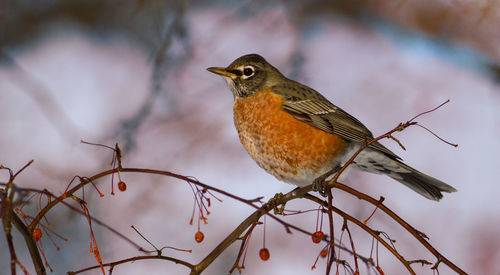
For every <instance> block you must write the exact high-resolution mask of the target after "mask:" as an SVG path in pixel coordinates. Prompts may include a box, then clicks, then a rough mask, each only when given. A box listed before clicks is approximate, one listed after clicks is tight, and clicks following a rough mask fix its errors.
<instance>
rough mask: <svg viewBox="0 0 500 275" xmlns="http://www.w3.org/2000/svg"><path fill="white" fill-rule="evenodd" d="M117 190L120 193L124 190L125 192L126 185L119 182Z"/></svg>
mask: <svg viewBox="0 0 500 275" xmlns="http://www.w3.org/2000/svg"><path fill="white" fill-rule="evenodd" d="M118 189H120V191H122V192H125V190H127V185H126V184H125V182H123V181H120V182H119V183H118Z"/></svg>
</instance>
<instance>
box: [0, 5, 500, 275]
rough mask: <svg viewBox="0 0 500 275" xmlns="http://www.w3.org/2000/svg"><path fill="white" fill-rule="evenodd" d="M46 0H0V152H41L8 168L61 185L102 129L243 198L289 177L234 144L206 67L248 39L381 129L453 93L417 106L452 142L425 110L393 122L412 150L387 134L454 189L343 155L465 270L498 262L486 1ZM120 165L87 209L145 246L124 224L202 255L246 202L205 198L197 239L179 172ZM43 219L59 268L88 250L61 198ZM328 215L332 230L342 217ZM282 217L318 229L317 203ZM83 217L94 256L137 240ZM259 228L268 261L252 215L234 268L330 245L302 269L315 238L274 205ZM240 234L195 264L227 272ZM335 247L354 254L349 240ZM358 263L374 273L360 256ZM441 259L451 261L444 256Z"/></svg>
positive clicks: (276, 270)
mask: <svg viewBox="0 0 500 275" xmlns="http://www.w3.org/2000/svg"><path fill="white" fill-rule="evenodd" d="M28 2H29V1H28ZM42 2H43V1H41V2H40V3H38V4H33V3H31V5H28V4H26V3H25V4H21V3H14V2H12V3H5V4H1V5H0V11H1V12H0V14H1V19H0V25H1V27H2V28H1V30H2V31H1V32H2V36H3V37H4V39H3V42H0V43H1V44H0V47H1V48H0V49H1V50H2V56H1V57H2V59H1V60H2V61H3V62H2V63H0V163H1V164H2V165H4V166H7V167H10V168H12V169H14V170H18V169H20V168H21V167H22V166H23V165H24V164H25V163H27V162H28V161H29V160H31V159H34V160H35V162H34V164H33V165H32V166H31V167H29V169H27V170H26V171H25V172H23V173H22V174H21V175H20V176H19V177H18V178H17V181H16V183H17V185H18V186H22V187H33V188H40V189H41V188H47V189H49V190H51V191H52V192H54V193H56V194H60V193H61V192H63V191H64V189H65V188H66V186H67V184H68V182H69V180H70V179H71V178H72V177H73V176H74V175H80V176H91V175H93V174H96V173H97V172H99V171H102V170H105V169H108V168H109V166H108V162H109V161H110V158H111V154H110V152H109V151H107V150H105V149H102V148H97V147H92V146H88V145H83V144H80V143H79V140H80V139H84V140H86V141H91V142H98V143H103V144H107V145H111V146H112V145H114V143H115V142H118V143H119V144H120V146H121V147H122V148H123V149H124V150H125V152H124V159H123V164H124V166H125V167H141V168H153V169H161V170H167V171H172V172H175V173H179V174H182V175H186V176H193V177H196V178H197V179H199V180H200V181H202V182H204V183H206V184H209V185H212V186H214V187H217V188H220V189H224V190H226V191H228V192H230V193H233V194H235V195H238V196H241V197H244V198H248V199H251V198H255V197H259V196H264V197H265V199H266V200H267V199H269V198H271V197H272V196H274V194H275V193H277V192H288V191H290V190H291V189H293V186H291V185H287V184H284V183H281V182H279V181H277V180H276V179H275V178H273V177H272V176H270V175H268V174H266V173H265V172H264V171H263V170H261V169H260V168H259V167H258V166H257V165H256V164H255V163H254V162H253V161H252V160H251V159H250V157H249V156H248V155H247V153H246V152H245V151H244V149H243V147H242V146H241V144H240V143H239V140H238V137H237V134H236V130H235V129H234V126H233V124H232V103H233V99H232V95H231V93H230V91H229V89H228V88H227V87H226V84H225V83H224V82H223V81H222V80H221V79H219V78H218V77H216V76H214V75H212V74H210V73H209V72H207V71H206V70H205V69H206V68H207V67H210V66H227V65H228V64H229V63H230V62H231V61H233V60H234V59H235V58H237V57H239V56H241V55H243V54H248V53H258V54H261V55H263V56H264V57H266V59H267V60H268V61H269V62H270V63H272V64H273V65H275V66H276V67H277V68H279V69H280V70H281V71H282V72H283V73H284V74H285V75H287V76H290V77H291V78H293V79H295V80H298V81H300V82H302V83H305V84H307V85H309V86H311V87H313V88H314V89H316V90H318V91H320V92H321V93H323V94H324V95H325V96H326V97H327V98H328V99H330V100H331V101H332V102H333V103H335V104H336V105H338V106H340V107H342V108H343V109H345V110H347V111H348V112H350V113H351V114H352V115H354V116H356V117H357V118H359V119H360V120H361V121H362V122H363V123H365V125H367V126H368V127H369V128H370V129H371V130H372V132H373V133H374V135H380V134H383V133H384V132H386V131H388V130H390V129H392V128H393V127H394V126H396V125H397V124H398V123H399V122H402V121H406V120H408V119H410V118H411V117H413V116H414V115H416V114H418V113H420V112H422V111H425V110H428V109H430V108H433V107H435V106H437V105H439V104H440V103H442V102H444V101H445V100H446V99H450V100H451V102H450V103H449V104H447V105H445V106H444V107H442V108H441V109H439V110H437V111H436V112H434V113H431V114H429V115H426V116H424V117H422V118H419V119H418V121H419V122H421V123H422V124H423V125H425V126H427V127H428V128H430V129H432V130H433V131H435V132H436V133H438V134H439V135H440V136H441V137H443V138H445V139H447V140H449V141H451V142H454V143H458V144H459V147H458V148H453V147H451V146H448V145H446V144H445V143H443V142H440V141H439V140H437V139H436V138H434V137H433V136H432V135H431V134H429V133H428V132H426V131H424V130H423V129H421V128H418V127H413V128H409V129H408V130H406V131H404V132H402V133H398V134H397V137H398V139H399V140H400V141H401V142H402V143H403V144H404V145H405V147H406V148H407V151H402V150H401V149H400V148H399V147H398V146H397V144H395V143H394V142H391V141H388V140H387V141H384V142H383V143H384V144H385V145H386V146H388V147H389V148H391V149H392V150H394V151H395V152H396V153H397V154H399V155H400V156H401V157H402V158H403V159H404V160H405V161H406V163H408V164H410V165H412V166H414V167H415V168H417V169H419V170H421V171H423V172H425V173H428V174H430V175H433V176H435V177H437V178H439V179H441V180H443V181H445V182H447V183H449V184H451V185H453V186H454V187H456V188H457V189H458V190H459V192H457V193H454V194H446V195H445V197H444V199H443V200H442V201H440V202H439V203H436V202H433V201H429V200H426V199H425V198H423V197H421V196H418V195H417V194H415V193H414V192H412V191H411V190H409V189H407V188H406V187H404V186H402V185H401V184H399V183H397V182H395V181H393V180H391V179H389V178H387V177H383V176H378V175H371V174H366V173H361V172H355V171H353V172H351V173H350V174H349V176H348V178H347V179H346V180H345V183H346V184H348V185H350V186H352V187H354V188H357V189H358V190H360V191H362V192H365V193H368V194H370V195H371V196H373V197H375V198H378V197H379V196H384V197H385V198H386V200H385V204H386V205H387V206H389V207H390V208H391V209H392V210H394V211H395V212H396V213H398V214H399V215H400V216H401V217H402V218H404V219H405V220H406V221H408V222H409V223H410V224H411V225H413V226H414V227H416V229H418V230H420V231H423V232H425V233H426V234H427V236H429V237H430V243H431V244H432V245H434V247H435V248H437V249H438V250H439V251H440V252H441V253H443V254H444V255H445V256H446V257H448V259H450V260H451V261H453V262H454V263H456V264H457V265H458V266H460V267H461V268H463V269H464V270H465V271H467V272H469V273H473V274H500V272H499V270H500V261H498V260H499V259H500V238H499V236H498V232H500V216H499V214H498V213H499V209H500V201H499V200H498V194H499V192H500V186H499V185H498V171H499V167H498V166H499V164H500V162H499V161H498V155H500V147H499V146H498V140H499V139H500V108H499V106H500V86H499V83H500V82H499V80H500V74H499V72H500V69H499V67H498V64H500V41H499V40H500V36H499V35H498V30H497V27H496V26H498V24H499V23H500V5H498V3H497V2H494V1H493V2H491V1H480V2H474V4H471V3H469V2H466V1H458V0H457V1H422V2H421V1H416V0H411V1H382V0H377V1H369V3H368V4H367V3H365V2H362V1H359V2H358V1H353V2H349V3H348V4H346V3H343V4H339V3H337V4H333V3H330V2H329V1H310V2H307V3H302V2H299V1H281V2H276V3H274V4H265V2H263V1H243V2H238V4H235V3H232V2H231V3H229V2H226V1H215V2H213V3H210V4H207V3H203V2H201V1H200V2H197V1H194V2H187V1H186V2H181V1H179V2H176V3H165V2H163V1H150V2H143V1H126V2H124V3H118V2H116V3H115V2H107V3H106V4H102V3H101V4H99V3H98V2H99V1H96V2H94V1H61V2H58V1H55V2H54V3H53V4H52V5H43V3H42ZM396 2H397V3H396ZM45 4H46V3H45ZM464 14H466V15H467V16H462V15H464ZM122 178H123V179H124V180H125V181H126V182H127V186H128V189H127V191H126V192H123V193H120V192H118V193H117V194H116V195H115V196H111V195H110V179H109V178H107V179H105V180H101V181H99V186H100V190H101V191H102V192H104V193H105V197H103V198H100V197H99V196H98V195H97V194H96V193H95V192H94V191H93V190H92V189H91V188H87V189H86V191H87V192H86V200H87V201H88V203H89V209H90V211H91V214H92V215H94V216H95V217H97V218H99V219H101V220H103V221H105V222H106V223H107V224H109V225H111V226H112V227H113V228H115V229H117V230H118V231H120V232H122V233H123V234H125V235H126V236H128V237H129V238H131V239H133V240H135V241H136V242H138V243H140V244H141V245H143V247H145V248H148V244H147V243H145V242H144V241H143V240H141V239H140V237H139V236H138V235H137V234H136V233H135V232H134V231H133V230H132V229H131V228H130V225H134V226H136V227H137V228H138V229H139V230H140V231H141V233H143V234H144V235H145V236H147V237H148V238H149V240H150V241H152V242H153V243H154V244H155V245H156V246H158V247H162V246H174V247H178V248H183V249H193V253H190V254H188V253H182V252H177V251H173V250H166V251H164V255H169V256H174V257H179V258H182V259H185V260H187V261H189V262H191V263H197V262H199V261H200V260H201V259H202V258H204V256H205V255H206V254H207V253H208V252H209V251H211V250H212V249H213V248H214V247H215V246H216V245H217V244H218V243H219V242H220V241H221V240H222V239H223V238H224V237H225V236H226V235H227V234H229V233H230V232H231V231H232V230H233V229H234V228H235V227H236V226H237V225H238V224H240V223H241V221H242V220H243V219H245V218H246V217H247V216H248V215H249V214H250V213H252V212H253V209H251V208H249V207H248V206H246V205H243V204H241V203H239V202H235V201H232V200H230V199H228V198H224V197H223V199H224V201H223V202H222V203H218V202H217V203H213V205H212V207H211V209H210V211H211V215H210V216H209V220H208V224H207V225H202V231H203V232H204V234H205V240H204V241H203V242H202V243H201V244H197V243H196V242H195V241H194V234H195V232H196V231H197V228H196V225H194V226H189V224H188V223H189V219H190V216H191V211H192V206H193V197H192V194H191V190H190V188H189V187H188V186H187V185H186V184H185V183H184V182H181V181H179V180H175V179H172V178H166V177H158V176H149V175H138V174H122ZM6 180H7V173H6V172H5V171H4V172H1V174H0V181H2V182H5V181H6ZM219 197H222V196H219ZM334 203H335V205H336V206H337V207H339V208H341V209H343V210H344V211H346V212H348V213H350V214H351V215H353V216H355V217H357V218H359V219H360V220H363V219H365V218H366V217H367V216H368V215H369V214H370V213H371V212H372V210H373V208H372V207H370V206H369V205H367V204H364V203H363V202H361V201H359V200H357V199H353V198H351V197H350V196H348V195H346V194H344V193H342V192H341V191H337V192H336V193H335V202H334ZM314 207H315V206H314V204H312V203H310V202H308V201H305V200H296V201H294V202H292V203H290V204H288V205H287V208H289V209H294V210H299V209H302V210H305V209H311V208H314ZM48 218H49V220H50V222H51V224H52V228H53V229H54V230H55V231H56V232H58V233H60V234H61V235H63V236H65V237H66V238H69V241H68V242H66V243H63V242H62V241H60V240H57V241H56V242H58V244H59V245H60V246H61V251H57V250H56V249H55V248H54V246H53V245H52V244H51V243H50V242H49V241H48V240H47V239H46V238H44V239H43V240H42V241H43V244H44V248H45V253H46V255H47V257H48V260H49V263H50V264H51V265H52V266H53V268H54V269H55V274H63V273H65V272H67V271H68V270H71V271H75V270H78V269H81V268H84V267H87V266H90V265H94V264H95V259H94V258H93V256H92V254H90V253H89V252H88V242H89V229H88V225H87V223H86V220H85V219H84V218H83V217H81V216H79V215H77V214H75V213H74V212H71V211H69V210H67V209H66V208H64V207H63V206H59V207H56V208H55V209H54V210H53V211H51V212H50V213H49V215H48ZM325 218H326V217H325ZM335 219H336V227H337V229H338V231H339V230H340V227H341V225H342V219H341V218H340V217H338V216H336V217H335ZM285 220H286V221H288V222H291V223H293V224H296V225H298V226H301V227H303V228H304V229H306V230H309V231H314V226H315V221H316V215H315V214H313V213H309V214H302V215H296V216H287V217H285ZM368 225H369V226H371V227H372V228H374V229H376V230H383V231H386V232H388V233H389V234H390V236H391V238H392V239H396V240H397V242H396V243H395V245H396V247H397V248H398V251H400V252H401V253H402V254H403V255H404V256H405V257H406V258H407V259H408V260H414V259H426V260H428V261H431V262H434V261H435V259H434V257H433V256H432V255H431V254H429V253H427V252H426V251H425V250H424V249H423V248H422V247H421V246H420V245H419V244H418V243H417V242H416V241H415V240H414V239H412V238H411V237H410V235H409V234H407V233H406V232H404V231H402V230H400V229H399V228H398V227H397V225H396V224H395V223H394V222H391V221H390V220H389V219H388V218H387V217H385V216H384V215H383V214H382V212H377V213H376V214H375V216H374V217H373V218H372V220H371V221H370V222H369V223H368ZM350 229H351V230H352V233H353V238H354V240H355V241H356V249H357V252H358V253H360V254H362V255H364V256H369V255H370V247H371V238H370V237H369V236H367V234H366V233H364V232H363V231H361V230H359V229H358V228H356V226H355V225H352V224H350ZM94 230H95V232H96V237H97V240H98V243H99V248H100V250H101V253H102V257H103V259H104V262H109V261H114V260H119V259H123V258H126V257H132V256H136V255H140V253H139V252H138V251H136V250H135V249H134V248H133V247H132V246H130V245H129V244H127V243H125V242H124V241H122V240H121V239H119V238H117V237H116V236H115V235H113V234H112V233H110V232H109V231H107V230H105V229H102V228H100V227H99V226H97V225H94ZM266 230H267V232H266V242H267V243H266V246H267V247H268V248H269V250H270V252H271V258H270V260H269V261H267V262H263V261H261V260H260V259H259V257H258V251H259V249H260V248H261V246H262V227H257V228H256V229H255V231H254V233H253V236H252V241H251V243H250V247H249V249H248V256H247V259H246V264H245V267H246V269H245V270H244V271H243V274H309V273H310V274H324V270H325V269H324V267H325V262H324V260H323V261H322V260H320V262H319V263H318V264H317V268H316V269H315V270H314V271H311V266H312V265H313V263H314V260H315V258H316V255H317V254H318V253H319V251H320V249H321V248H320V247H319V246H318V245H315V244H313V243H312V242H311V240H310V237H308V236H305V235H303V234H300V233H298V232H295V233H294V234H292V235H289V234H286V232H285V230H284V228H283V227H282V226H280V225H278V224H276V223H275V222H273V221H271V220H270V219H267V228H266ZM325 230H326V227H325ZM339 235H340V231H339ZM339 235H337V236H339ZM14 238H15V240H16V245H17V246H16V248H17V251H18V255H19V257H20V260H21V262H22V263H23V264H24V265H26V266H27V267H28V269H29V270H31V271H32V270H33V269H32V265H31V261H30V259H29V255H28V254H27V250H25V245H24V243H23V242H22V241H21V236H20V235H19V234H15V235H14ZM344 241H347V238H345V236H344ZM346 244H348V242H346ZM0 247H4V249H2V250H0V251H1V252H0V253H2V254H1V255H2V257H0V259H1V260H0V270H8V266H9V263H8V253H9V252H8V249H6V248H5V247H6V242H5V239H4V238H1V239H0ZM238 248H239V243H237V244H234V245H233V246H231V247H230V248H229V249H228V250H227V251H225V252H224V253H223V254H222V255H221V256H220V257H219V258H218V259H217V260H216V261H215V262H214V263H213V264H212V265H211V266H210V267H209V268H208V269H207V270H206V271H205V274H226V273H227V271H228V270H229V269H230V268H231V266H232V264H233V262H234V260H235V258H236V254H237V251H238ZM379 250H380V254H379V261H380V266H381V267H382V269H383V270H384V272H385V273H386V274H404V272H405V269H404V267H403V266H402V265H401V264H400V263H399V262H398V261H397V260H396V259H395V258H394V257H392V256H391V255H389V254H388V253H387V251H386V250H385V249H384V248H382V247H380V248H379ZM341 257H343V258H345V259H347V260H349V261H351V257H350V256H348V255H347V254H345V253H344V254H341ZM351 265H352V263H351ZM413 267H414V268H415V270H416V272H417V274H432V271H431V270H430V269H429V267H424V268H421V267H419V266H417V265H413ZM361 271H362V274H369V272H368V271H367V270H366V268H365V266H363V265H362V270H361ZM114 272H115V273H116V274H142V273H148V274H186V273H188V270H187V269H186V268H184V267H182V266H180V265H175V264H173V263H170V262H165V261H159V260H150V261H142V262H141V261H138V262H135V263H132V264H125V265H121V266H118V267H116V268H115V270H114ZM342 272H343V271H342V270H341V272H340V274H343V273H342ZM371 272H372V273H373V274H375V273H374V272H373V271H371ZM85 274H99V271H98V270H94V271H91V272H87V273H85ZM439 274H454V273H453V272H452V271H451V270H450V269H449V268H447V267H446V266H444V265H441V266H440V268H439Z"/></svg>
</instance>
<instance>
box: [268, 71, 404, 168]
mask: <svg viewBox="0 0 500 275" xmlns="http://www.w3.org/2000/svg"><path fill="white" fill-rule="evenodd" d="M272 91H273V92H274V93H276V94H279V95H282V96H284V97H285V102H284V103H283V110H285V111H286V112H288V113H289V114H291V115H292V116H294V117H295V118H296V119H298V120H301V121H303V122H306V123H308V124H310V125H312V126H314V127H316V128H318V129H321V130H323V131H325V132H328V133H331V134H335V135H338V136H340V137H342V138H344V139H347V140H349V141H354V142H357V143H364V142H365V141H370V140H371V139H373V135H372V133H371V132H370V130H368V128H366V126H365V125H363V123H361V122H360V121H359V120H357V119H356V118H355V117H353V116H351V115H350V114H348V113H347V112H345V111H344V110H342V109H341V108H339V107H337V106H335V105H333V104H332V103H331V102H330V101H328V100H327V99H326V98H325V97H323V96H322V95H321V94H320V93H318V92H317V91H315V90H313V89H311V88H309V87H307V86H305V85H302V84H300V83H298V82H295V81H293V80H289V81H287V82H286V83H285V84H280V85H276V86H274V87H273V88H272ZM369 147H371V148H373V149H376V150H379V151H381V152H383V153H385V154H386V155H388V156H391V157H393V158H395V159H400V157H398V156H397V155H396V154H394V153H393V152H392V151H391V150H389V149H387V148H386V147H385V146H383V145H382V144H380V143H378V142H374V143H372V144H370V146H369Z"/></svg>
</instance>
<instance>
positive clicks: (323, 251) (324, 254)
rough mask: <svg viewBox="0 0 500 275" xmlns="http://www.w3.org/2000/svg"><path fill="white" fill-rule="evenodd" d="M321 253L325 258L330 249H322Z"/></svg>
mask: <svg viewBox="0 0 500 275" xmlns="http://www.w3.org/2000/svg"><path fill="white" fill-rule="evenodd" d="M319 255H320V256H321V257H323V258H324V257H326V255H328V250H326V249H323V250H321V252H320V253H319Z"/></svg>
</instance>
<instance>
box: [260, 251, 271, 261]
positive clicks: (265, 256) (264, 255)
mask: <svg viewBox="0 0 500 275" xmlns="http://www.w3.org/2000/svg"><path fill="white" fill-rule="evenodd" d="M259 256H260V258H261V259H262V260H263V261H267V260H269V257H270V256H271V255H270V254H269V249H267V248H261V249H260V251H259Z"/></svg>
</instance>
